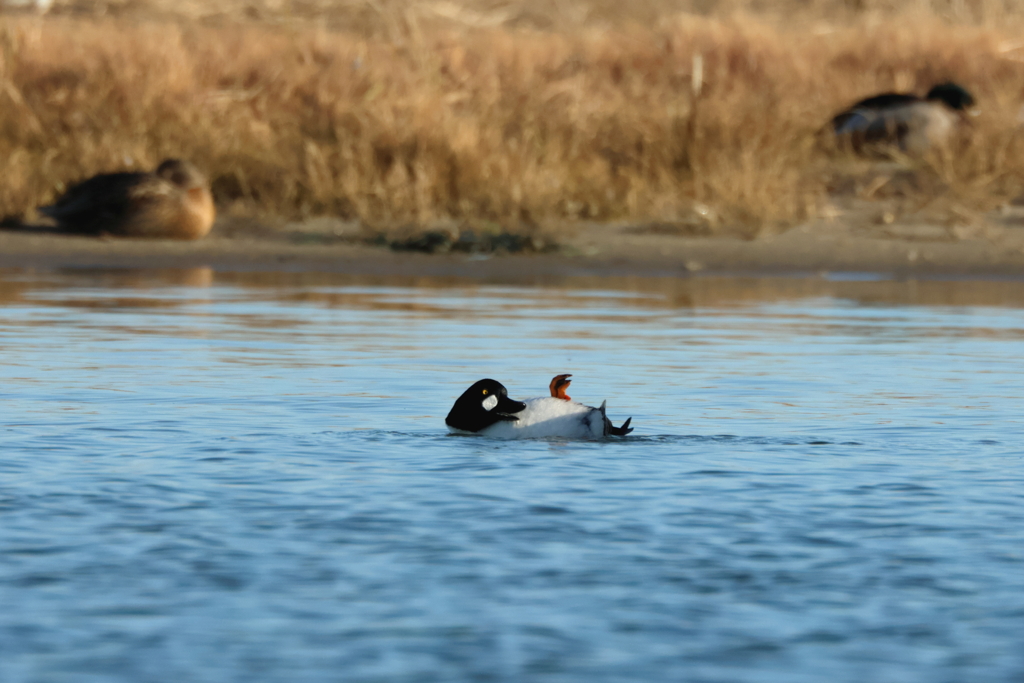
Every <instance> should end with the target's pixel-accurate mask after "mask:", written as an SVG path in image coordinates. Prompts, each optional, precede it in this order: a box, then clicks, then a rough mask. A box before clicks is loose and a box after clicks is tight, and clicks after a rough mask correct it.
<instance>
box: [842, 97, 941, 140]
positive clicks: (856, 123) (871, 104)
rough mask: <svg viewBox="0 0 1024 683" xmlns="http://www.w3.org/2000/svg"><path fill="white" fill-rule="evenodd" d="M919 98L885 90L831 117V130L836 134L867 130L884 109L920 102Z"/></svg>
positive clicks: (875, 122)
mask: <svg viewBox="0 0 1024 683" xmlns="http://www.w3.org/2000/svg"><path fill="white" fill-rule="evenodd" d="M920 101H921V98H920V97H918V96H916V95H908V94H906V93H898V92H887V93H882V94H881V95H874V96H872V97H868V98H867V99H863V100H861V101H860V102H856V103H854V104H853V105H851V106H850V107H849V108H847V109H846V110H844V111H842V112H840V113H838V114H836V115H835V116H834V117H833V118H832V130H834V131H835V132H836V134H838V135H842V134H844V133H852V132H857V131H867V130H868V129H869V128H871V127H872V126H873V125H875V124H877V123H878V120H879V118H880V117H881V116H882V115H883V114H884V113H885V112H886V110H892V109H898V108H899V107H906V106H908V105H911V104H914V103H915V102H920Z"/></svg>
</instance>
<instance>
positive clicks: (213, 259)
mask: <svg viewBox="0 0 1024 683" xmlns="http://www.w3.org/2000/svg"><path fill="white" fill-rule="evenodd" d="M357 234H358V226H353V225H352V224H346V223H342V222H339V221H332V220H329V219H320V220H314V221H308V222H306V223H291V224H287V225H283V226H280V227H277V228H267V227H265V226H263V227H260V226H258V224H256V223H255V222H253V223H252V226H251V227H250V226H248V225H247V223H246V222H244V221H238V220H237V219H236V220H234V221H227V222H225V223H224V224H222V225H218V227H217V228H216V229H215V230H214V232H213V234H212V235H211V236H210V237H208V238H206V239H204V240H202V241H199V242H171V241H142V240H114V239H96V238H86V237H73V236H66V235H54V234H47V233H34V232H27V231H12V230H0V267H33V268H194V267H209V268H213V269H215V270H219V271H318V272H335V273H351V274H356V275H381V276H387V275H394V276H425V277H446V276H452V277H466V278H474V279H481V280H494V281H503V282H510V281H512V282H514V281H523V282H527V281H537V280H543V279H548V278H552V277H565V276H594V275H609V276H623V275H625V276H631V275H636V276H685V275H690V274H695V273H702V274H709V273H733V274H743V273H747V274H755V273H757V274H783V273H785V274H820V273H822V272H831V273H876V274H879V275H884V276H888V277H894V278H911V277H916V278H920V277H943V276H954V277H967V278H992V277H998V278H1024V217H1021V216H1017V215H1016V214H1013V213H1009V212H1007V211H1006V210H1004V211H1003V212H1002V213H1000V214H994V215H992V216H989V217H988V218H987V220H986V221H985V222H984V223H983V224H980V225H976V226H974V227H971V228H967V227H956V226H954V227H943V226H938V225H931V224H923V223H922V224H914V223H887V222H885V220H884V219H883V220H874V221H872V220H869V219H863V220H857V221H851V220H847V221H837V220H832V221H828V220H819V221H816V222H814V223H809V224H807V225H803V226H799V227H797V228H794V229H791V230H789V231H787V232H784V233H782V234H780V235H777V236H769V237H761V238H758V239H753V240H744V239H738V238H730V237H699V236H696V237H695V236H685V235H678V234H664V233H663V232H661V231H659V230H658V229H657V228H637V227H634V226H626V225H582V226H576V227H574V228H573V229H571V230H562V231H559V233H558V236H557V240H558V244H559V247H558V249H557V250H555V251H552V252H548V253H538V254H487V255H484V254H465V253H445V254H421V253H414V252H395V251H392V250H391V249H388V248H386V247H373V246H366V245H365V244H362V243H360V241H359V240H358V239H356V236H357Z"/></svg>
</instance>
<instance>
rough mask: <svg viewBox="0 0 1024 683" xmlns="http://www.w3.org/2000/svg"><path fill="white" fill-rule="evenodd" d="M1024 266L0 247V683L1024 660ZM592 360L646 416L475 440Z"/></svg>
mask: <svg viewBox="0 0 1024 683" xmlns="http://www.w3.org/2000/svg"><path fill="white" fill-rule="evenodd" d="M1022 357H1024V284H1013V283H1002V284H998V283H994V284H991V285H990V286H989V285H982V284H978V283H962V284H957V283H933V284H931V285H929V284H928V283H884V282H849V283H837V282H827V281H800V282H796V281H786V280H758V279H747V280H729V279H726V278H722V279H718V280H716V279H713V278H697V279H694V280H679V281H671V280H657V279H653V278H652V279H650V280H644V279H642V278H641V279H634V280H607V281H603V280H601V279H592V280H587V281H586V282H583V283H581V282H575V283H574V282H565V283H556V284H552V285H549V286H546V287H522V286H511V285H491V286H481V285H473V284H471V283H465V282H461V283H460V282H445V281H426V280H423V281H411V280H410V281H400V282H388V281H386V280H383V281H371V280H359V279H356V278H344V277H341V276H334V277H332V276H327V275H323V276H314V275H309V274H306V275H303V274H293V275H287V274H278V275H274V274H263V275H259V274H251V275H241V274H225V273H213V272H210V271H202V270H200V271H182V272H174V271H168V272H164V273H153V274H146V273H132V272H127V271H126V272H120V273H118V272H99V271H96V272H90V271H78V272H28V271H16V270H9V271H0V358H2V364H0V681H3V682H4V683H20V682H50V681H61V682H64V681H67V682H74V683H78V682H81V681H85V682H100V681H126V682H127V681H131V682H133V683H134V682H147V681H155V682H156V681H159V682H162V681H175V682H182V681H189V682H205V681H209V682H211V683H214V682H216V683H223V682H228V681H239V682H243V681H244V682H246V683H248V682H251V681H274V682H277V681H281V682H289V683H291V682H301V681H402V682H406V681H407V682H410V683H412V682H415V683H421V682H429V681H510V682H518V681H559V682H562V681H565V682H570V681H571V682H590V681H598V682H601V681H716V682H718V681H778V682H780V683H782V682H785V683H793V682H803V681H807V682H815V683H817V682H820V681H832V682H847V681H848V682H850V683H865V682H870V683H885V682H889V681H891V682H893V683H913V682H918V681H919V682H921V683H942V682H949V683H958V682H967V681H969V682H971V683H978V682H986V681H1007V682H1009V681H1021V680H1024V448H1022V446H1021V435H1022V433H1024V423H1022V417H1021V406H1022V404H1024V362H1022ZM562 372H571V373H573V375H574V382H573V385H572V387H571V389H570V392H569V393H570V394H571V395H572V396H573V398H575V399H577V400H582V401H583V402H586V403H590V404H594V405H596V404H598V403H599V402H600V401H601V400H602V399H605V398H607V399H608V406H609V415H610V416H611V417H612V418H613V419H614V420H615V421H616V423H618V422H619V421H621V420H623V419H625V418H626V417H628V416H632V417H633V423H634V426H635V427H636V431H635V432H634V434H633V435H632V436H630V437H628V438H626V439H623V440H616V441H610V442H589V443H588V442H576V443H573V442H560V441H536V442H495V441H489V440H486V439H481V438H472V437H469V438H467V437H456V436H448V435H446V433H445V429H444V425H443V419H444V416H445V414H446V413H447V411H448V409H449V407H450V406H451V403H452V402H453V401H454V399H455V397H457V396H458V395H459V394H460V393H461V392H462V391H463V390H464V389H465V388H466V387H467V386H468V385H469V384H470V383H472V382H473V381H475V380H477V379H480V378H482V377H494V378H495V379H498V380H500V381H502V382H503V383H504V384H505V385H506V386H507V387H508V388H509V392H510V394H511V395H512V396H513V397H519V398H525V397H529V396H536V395H542V394H544V393H545V392H546V387H547V384H548V381H549V380H550V378H551V377H552V376H553V375H555V374H558V373H562Z"/></svg>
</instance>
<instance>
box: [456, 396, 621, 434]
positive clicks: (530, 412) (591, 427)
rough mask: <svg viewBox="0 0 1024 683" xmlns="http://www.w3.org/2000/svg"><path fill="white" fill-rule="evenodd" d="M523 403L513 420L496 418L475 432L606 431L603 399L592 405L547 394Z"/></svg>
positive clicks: (586, 432)
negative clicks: (601, 401)
mask: <svg viewBox="0 0 1024 683" xmlns="http://www.w3.org/2000/svg"><path fill="white" fill-rule="evenodd" d="M523 403H525V404H526V408H524V409H523V410H522V411H521V412H518V413H516V417H517V418H518V419H517V420H516V421H514V422H511V421H510V422H496V423H494V424H492V425H491V426H490V427H487V428H485V429H481V430H480V431H479V432H477V433H478V434H482V435H484V436H489V437H492V438H495V439H546V438H557V437H561V438H565V439H602V438H604V437H605V436H607V434H608V432H607V431H606V428H605V421H606V418H605V414H604V403H602V404H601V407H600V408H594V407H592V406H585V405H583V404H582V403H577V402H576V401H566V400H563V399H560V398H551V397H550V396H542V397H540V398H528V399H526V400H525V401H523ZM450 429H451V431H453V432H461V431H462V430H459V429H453V428H450Z"/></svg>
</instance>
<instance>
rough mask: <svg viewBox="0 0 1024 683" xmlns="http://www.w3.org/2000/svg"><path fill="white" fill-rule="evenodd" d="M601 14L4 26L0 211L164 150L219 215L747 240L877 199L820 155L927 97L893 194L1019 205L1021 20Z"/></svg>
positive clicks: (862, 169) (982, 8) (166, 11)
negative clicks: (200, 173) (920, 155)
mask: <svg viewBox="0 0 1024 683" xmlns="http://www.w3.org/2000/svg"><path fill="white" fill-rule="evenodd" d="M621 5H622V3H608V6H607V7H605V6H603V5H601V4H599V3H581V4H579V5H572V6H571V7H584V8H590V9H589V13H588V12H583V11H581V12H578V13H576V14H572V13H571V12H570V13H568V14H566V13H565V7H566V6H564V5H560V7H562V10H561V11H562V14H565V16H562V15H557V16H547V17H546V18H545V16H542V14H541V13H542V8H543V7H546V4H545V5H543V6H542V5H539V4H538V5H537V6H536V7H533V6H531V5H529V3H528V2H527V3H519V4H516V3H512V4H508V3H506V4H504V5H500V6H498V5H495V6H491V5H486V4H484V3H474V2H469V3H468V4H464V5H455V4H453V3H433V4H419V5H411V6H410V5H405V4H398V3H395V4H372V3H368V4H358V5H340V4H339V5H323V6H320V5H314V4H307V5H304V6H301V7H300V8H299V9H295V8H296V7H297V6H296V5H294V4H285V3H277V4H276V5H272V6H270V7H269V8H268V6H267V5H252V4H247V5H245V6H244V7H243V6H242V5H239V7H235V6H234V5H232V4H230V3H227V4H223V5H216V6H215V8H214V9H216V8H217V7H219V8H220V9H219V10H217V11H213V10H210V5H203V7H205V8H206V10H204V11H205V12H206V14H204V15H203V16H201V17H196V16H191V17H190V16H186V15H185V14H183V13H184V12H185V11H186V10H187V9H188V8H189V7H193V6H191V5H187V4H186V5H183V6H172V5H168V7H163V6H162V5H160V4H158V3H153V4H151V5H149V6H147V8H145V11H143V10H140V9H138V8H139V7H140V5H139V4H138V3H136V4H133V5H127V4H126V5H124V6H120V5H116V4H108V5H106V8H107V11H106V13H105V14H104V15H103V16H97V14H96V12H90V11H86V10H87V9H88V8H89V7H94V5H88V6H86V5H81V3H80V4H78V5H72V4H67V5H60V4H58V5H57V6H55V8H54V9H53V10H51V14H49V15H47V16H42V17H40V16H35V15H29V14H11V13H8V14H6V15H5V14H0V178H3V181H2V182H0V216H2V215H17V214H21V213H23V212H25V211H26V210H29V209H30V208H31V207H33V206H36V205H39V204H41V203H45V202H48V201H50V200H52V199H53V198H54V196H55V195H56V194H57V193H58V192H60V191H61V190H62V189H63V188H64V187H65V184H66V183H68V182H71V181H74V180H76V179H79V178H81V177H84V176H86V175H89V174H92V173H96V172H100V171H105V170H114V169H123V168H132V167H135V168H138V167H150V166H152V165H154V164H155V163H157V162H158V161H159V160H160V159H161V158H164V157H167V156H181V157H185V158H189V159H192V160H193V161H195V162H196V163H197V164H199V165H200V166H201V167H202V168H204V169H206V170H207V171H208V172H209V173H210V175H211V178H212V179H213V185H214V193H215V196H216V198H217V200H218V202H219V203H220V204H221V205H222V206H223V207H225V208H226V210H227V211H229V212H231V211H236V212H245V211H262V212H269V213H274V214H280V215H285V216H290V217H301V216H308V215H317V214H331V215H340V216H343V217H349V218H352V217H355V218H360V219H362V220H364V221H366V222H367V223H369V224H371V225H377V226H399V225H407V224H408V225H417V226H429V225H432V224H435V223H443V222H445V221H451V220H455V221H463V220H467V221H470V222H483V223H497V224H503V225H516V226H523V225H525V226H533V225H546V224H560V223H564V222H566V221H569V222H571V221H573V220H577V219H587V220H631V221H638V222H657V223H667V224H672V225H676V226H681V227H680V229H682V230H687V229H691V230H693V231H710V232H714V231H725V230H736V231H740V232H744V233H756V232H757V231H761V230H771V229H775V228H777V227H779V226H785V225H788V224H792V223H793V222H795V221H799V220H801V219H803V218H805V217H808V216H813V215H816V214H820V213H823V212H828V211H830V210H832V208H833V207H832V204H833V202H834V201H835V197H836V194H837V193H839V192H852V193H854V194H857V193H860V194H861V195H864V194H865V192H866V191H867V190H865V188H866V187H869V186H871V185H872V183H874V182H875V180H874V179H873V178H872V177H871V173H872V172H871V171H870V169H869V168H868V167H866V166H864V165H863V164H857V163H853V162H851V161H850V160H849V159H843V158H842V157H837V156H836V155H834V154H830V153H828V152H827V150H823V149H822V148H821V146H820V145H819V144H817V143H816V136H815V132H816V131H817V130H818V129H819V128H820V127H821V126H822V125H823V123H824V122H825V121H827V120H828V118H829V116H830V115H831V114H832V113H833V112H834V111H835V110H837V109H839V108H841V107H842V106H844V105H845V104H847V103H849V102H851V101H853V100H855V99H858V98H859V97H862V96H864V95H865V94H870V93H872V92H875V91H879V90H886V89H892V88H897V89H909V90H915V91H919V92H923V91H924V90H927V88H928V87H929V86H930V85H931V84H933V83H934V82H937V81H940V80H945V79H954V80H957V81H959V82H961V83H963V84H965V85H967V86H968V88H969V89H970V90H972V92H973V93H974V94H975V97H976V99H977V100H978V102H979V104H980V105H981V107H982V109H983V113H982V115H981V116H978V117H977V118H975V119H974V120H972V126H971V131H970V135H969V136H966V137H965V139H964V140H963V141H961V142H960V143H958V144H957V145H956V146H955V148H954V149H951V150H947V151H946V152H944V153H939V154H935V155H933V156H932V157H930V158H928V159H925V160H923V161H920V162H915V163H911V164H910V168H912V170H913V174H914V177H913V180H912V182H909V183H904V186H903V187H902V189H899V190H896V191H897V192H900V193H902V194H903V195H905V200H906V201H907V202H911V203H913V204H914V205H915V206H917V207H920V206H925V205H934V206H936V207H939V208H940V209H942V210H947V209H948V210H949V211H956V212H960V213H961V214H962V213H963V212H965V211H966V212H970V211H979V210H984V209H987V208H991V207H992V206H995V205H997V204H998V203H1000V202H1003V201H1006V200H1008V199H1010V198H1012V197H1015V196H1017V195H1019V194H1020V193H1021V191H1022V189H1024V135H1022V133H1021V129H1020V124H1019V122H1018V110H1019V109H1020V106H1021V102H1022V101H1024V41H1021V40H1019V39H1017V38H1015V36H1019V35H1021V31H1020V29H1021V28H1024V15H1022V16H1020V17H1018V16H1016V15H1014V14H1006V13H1004V12H1003V10H1002V9H1000V8H999V7H996V6H995V5H972V4H969V3H968V4H965V3H957V4H956V5H955V7H954V6H952V5H951V6H945V5H931V6H927V7H926V6H924V5H922V4H920V3H915V4H914V5H913V8H914V9H909V8H905V7H901V6H900V5H899V4H887V5H874V6H872V5H870V4H864V3H861V4H860V5H859V6H853V5H850V4H846V3H843V4H829V3H819V4H814V3H811V4H807V5H804V4H801V5H800V6H801V7H803V8H804V9H803V10H802V13H801V14H799V15H798V16H797V18H795V19H794V18H790V19H789V20H786V21H782V20H779V19H777V18H775V17H773V16H771V15H768V14H763V13H757V12H756V11H753V10H756V6H754V5H745V6H744V5H739V4H722V5H716V6H715V7H710V8H709V7H693V6H689V5H687V6H682V5H680V4H679V3H669V2H663V3H658V2H648V3H642V4H640V5H637V6H636V7H637V9H636V11H635V13H634V15H630V16H622V12H623V11H622V10H621V9H616V8H619V7H620V6H621ZM172 7H177V9H175V10H173V11H172V9H171V8H172ZM182 7H184V8H185V9H182ZM254 7H255V9H253V8H254ZM275 7H276V8H277V9H276V10H275V9H274V8H275ZM496 7H497V9H496ZM681 7H682V8H683V9H691V10H693V9H699V10H701V11H703V12H704V13H703V14H694V13H680V12H679V11H678V10H679V9H680V8H681ZM424 8H427V9H424ZM501 8H504V9H501ZM951 8H952V9H951ZM300 10H302V11H300ZM195 11H197V12H198V11H199V10H195ZM531 11H533V12H534V14H533V15H531V14H530V12H531ZM275 12H276V13H275ZM517 12H518V13H517ZM549 14H550V11H549ZM570 15H571V16H570ZM524 16H526V17H528V18H529V17H532V19H530V20H529V21H526V20H523V17H524ZM844 188H845V189H844ZM851 188H852V189H851ZM869 189H870V188H869ZM876 189H877V188H876Z"/></svg>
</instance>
